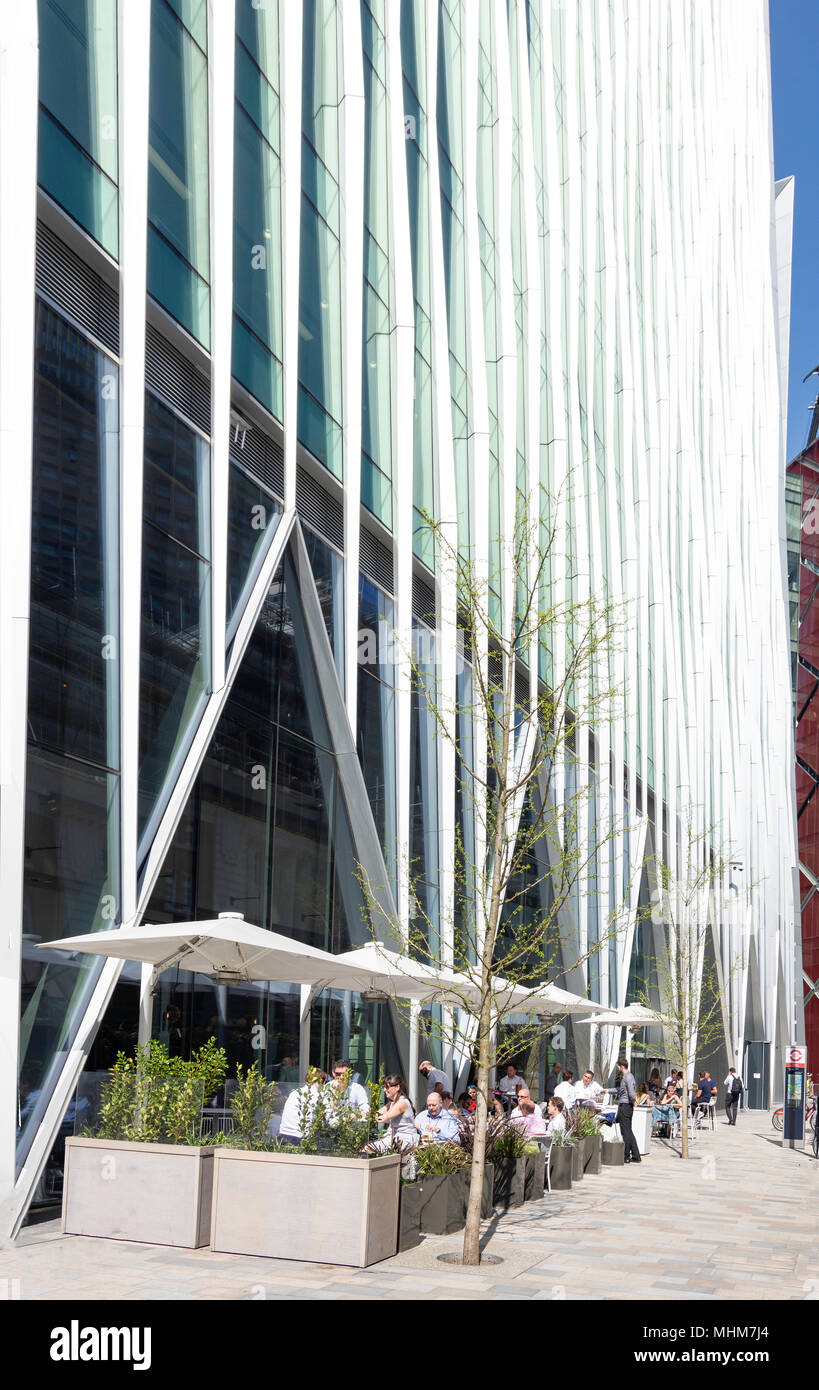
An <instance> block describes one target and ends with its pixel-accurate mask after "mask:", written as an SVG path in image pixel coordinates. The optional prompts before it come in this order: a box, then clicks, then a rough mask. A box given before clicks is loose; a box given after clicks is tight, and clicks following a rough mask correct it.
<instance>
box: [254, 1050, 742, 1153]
mask: <svg viewBox="0 0 819 1390" xmlns="http://www.w3.org/2000/svg"><path fill="white" fill-rule="evenodd" d="M418 1070H419V1072H420V1074H421V1076H422V1077H423V1078H424V1081H425V1082H426V1085H427V1096H426V1102H425V1105H424V1108H423V1109H422V1110H420V1111H419V1112H418V1113H417V1114H416V1112H415V1108H414V1106H413V1104H412V1101H411V1100H410V1098H409V1094H408V1087H407V1084H406V1081H405V1080H404V1078H403V1077H402V1076H399V1075H397V1074H392V1075H390V1076H387V1077H385V1078H384V1083H383V1085H384V1102H383V1104H382V1105H381V1107H380V1108H379V1110H378V1111H377V1114H376V1118H377V1120H378V1121H379V1123H381V1124H383V1125H384V1126H386V1128H385V1131H384V1133H383V1136H382V1137H381V1138H379V1139H375V1140H373V1141H372V1142H371V1143H370V1144H368V1145H367V1146H366V1148H367V1150H368V1151H369V1152H373V1153H386V1152H387V1151H388V1150H389V1149H391V1148H394V1147H396V1146H397V1145H399V1144H400V1146H401V1148H402V1149H408V1148H409V1149H413V1148H415V1147H416V1146H417V1145H418V1144H419V1143H435V1144H443V1143H447V1142H450V1141H458V1140H459V1139H460V1138H461V1136H462V1134H463V1130H464V1127H470V1128H471V1127H473V1126H474V1123H475V1114H476V1109H477V1094H478V1093H477V1087H475V1086H474V1085H472V1086H468V1087H467V1088H466V1090H465V1091H462V1092H461V1094H460V1095H459V1097H458V1099H457V1101H456V1100H455V1099H454V1096H453V1092H452V1086H451V1083H450V1079H449V1077H448V1076H447V1074H446V1072H444V1071H442V1070H441V1069H440V1068H438V1067H435V1066H433V1064H432V1062H430V1061H426V1060H425V1061H423V1062H421V1064H420V1066H419V1068H418ZM617 1070H618V1083H619V1084H618V1087H617V1088H616V1090H614V1091H610V1090H607V1089H606V1088H604V1087H603V1086H601V1085H600V1083H599V1082H598V1081H596V1080H595V1076H594V1072H593V1071H592V1070H591V1069H587V1070H586V1071H584V1072H583V1073H582V1075H581V1077H580V1078H579V1079H578V1080H577V1081H575V1079H574V1073H573V1071H572V1070H571V1069H570V1068H568V1067H565V1068H564V1067H563V1066H562V1065H561V1064H560V1063H559V1062H556V1063H555V1064H554V1066H553V1067H552V1070H551V1072H550V1074H549V1076H548V1078H547V1080H546V1087H545V1100H544V1102H543V1103H542V1104H538V1103H536V1102H535V1100H534V1098H533V1097H532V1094H531V1091H530V1090H529V1087H528V1086H527V1084H526V1080H525V1078H524V1077H523V1076H521V1075H519V1074H518V1072H517V1069H516V1067H515V1066H513V1065H512V1064H511V1063H510V1064H509V1066H507V1067H506V1071H505V1075H503V1076H502V1077H501V1078H500V1079H499V1081H498V1084H497V1087H496V1089H495V1090H494V1091H493V1092H492V1095H491V1102H492V1108H493V1109H494V1112H495V1115H496V1116H497V1117H507V1118H508V1120H509V1123H510V1124H512V1125H514V1126H515V1128H517V1129H520V1130H522V1131H523V1132H524V1134H525V1135H526V1137H527V1138H530V1139H533V1140H538V1139H546V1138H549V1137H551V1136H554V1135H555V1134H558V1133H560V1132H561V1131H562V1130H565V1129H566V1120H567V1118H568V1116H569V1114H570V1112H571V1111H572V1110H574V1109H575V1108H576V1107H578V1106H584V1107H588V1108H589V1109H592V1110H594V1111H595V1112H597V1113H598V1114H600V1115H601V1118H604V1117H603V1113H602V1112H603V1111H604V1110H606V1109H608V1110H609V1111H611V1112H612V1113H611V1115H610V1116H609V1118H610V1120H613V1119H614V1111H615V1107H616V1118H617V1122H618V1123H619V1124H620V1126H621V1130H622V1131H623V1132H624V1138H625V1139H627V1145H626V1147H627V1149H628V1150H629V1158H633V1159H634V1160H635V1161H637V1162H639V1152H638V1151H637V1146H636V1143H635V1142H634V1141H633V1137H632V1135H631V1122H630V1116H631V1112H632V1109H633V1107H635V1106H648V1105H650V1106H651V1107H652V1121H653V1122H654V1123H656V1124H657V1125H661V1126H664V1127H667V1130H668V1132H671V1130H672V1129H673V1127H674V1125H675V1124H676V1122H677V1120H678V1119H679V1116H680V1112H681V1110H682V1109H683V1106H684V1099H683V1097H684V1093H685V1086H684V1082H683V1075H682V1072H680V1071H677V1070H676V1068H672V1070H671V1073H670V1075H669V1076H667V1077H666V1078H665V1080H664V1081H661V1079H660V1073H659V1071H658V1070H657V1068H656V1067H655V1068H654V1070H653V1071H652V1072H651V1075H650V1076H649V1078H648V1081H642V1082H640V1083H639V1084H636V1085H635V1082H634V1078H633V1076H632V1075H631V1072H630V1070H629V1068H628V1064H627V1062H626V1060H625V1058H620V1060H619V1061H618V1063H617ZM737 1085H738V1086H739V1087H740V1093H741V1086H742V1083H741V1081H739V1079H738V1078H736V1075H735V1073H734V1071H733V1068H732V1069H731V1071H730V1072H729V1075H728V1076H727V1077H726V1079H725V1087H726V1108H728V1107H729V1104H730V1100H731V1099H733V1102H734V1113H733V1120H732V1116H731V1111H730V1109H729V1123H731V1122H733V1121H734V1120H735V1115H736V1101H737V1099H738V1096H737V1095H736V1094H734V1096H733V1097H732V1089H733V1091H734V1092H735V1088H736V1086H737ZM716 1090H717V1087H716V1084H715V1083H714V1082H713V1081H712V1080H711V1076H710V1074H709V1073H708V1072H707V1071H704V1072H700V1074H699V1078H698V1080H697V1082H696V1083H695V1084H694V1085H693V1086H692V1088H691V1108H692V1114H696V1113H697V1111H700V1112H704V1111H705V1110H707V1108H708V1107H709V1106H710V1105H711V1103H712V1096H713V1095H714V1093H715V1092H716ZM320 1096H321V1098H322V1106H323V1109H324V1114H325V1116H326V1117H327V1121H328V1123H329V1124H331V1125H332V1124H333V1123H334V1122H335V1121H334V1111H336V1112H337V1113H340V1110H341V1106H342V1104H344V1105H346V1107H348V1108H349V1109H352V1110H353V1111H356V1110H357V1111H359V1112H360V1114H361V1115H362V1117H363V1116H367V1115H369V1113H370V1097H369V1095H368V1092H367V1091H366V1089H365V1088H364V1087H363V1086H362V1085H360V1083H359V1082H357V1081H356V1080H354V1078H353V1071H352V1067H351V1065H350V1063H349V1061H348V1060H347V1059H346V1058H343V1057H339V1058H336V1060H335V1061H334V1062H333V1064H332V1067H331V1069H330V1075H329V1076H328V1075H327V1073H326V1072H323V1071H321V1070H320V1068H318V1067H310V1068H309V1069H308V1072H307V1079H306V1081H305V1084H304V1085H303V1086H300V1087H298V1088H297V1089H295V1090H293V1091H292V1092H291V1093H290V1095H289V1096H288V1097H287V1099H286V1101H285V1104H284V1109H283V1111H282V1115H281V1122H280V1126H279V1133H278V1137H279V1139H280V1140H281V1141H282V1142H284V1143H285V1144H293V1145H295V1144H300V1143H301V1141H302V1139H303V1138H304V1132H305V1128H306V1127H307V1126H309V1124H310V1123H312V1119H313V1116H314V1114H315V1111H316V1107H317V1105H318V1103H319V1097H320ZM609 1096H611V1101H609V1100H608V1097H609ZM627 1161H628V1160H627Z"/></svg>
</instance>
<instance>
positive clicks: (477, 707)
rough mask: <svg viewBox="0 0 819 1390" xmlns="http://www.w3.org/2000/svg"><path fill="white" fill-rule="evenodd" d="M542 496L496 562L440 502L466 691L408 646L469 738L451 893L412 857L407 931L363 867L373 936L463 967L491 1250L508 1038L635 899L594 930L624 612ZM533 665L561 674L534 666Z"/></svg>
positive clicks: (514, 1038) (438, 716)
mask: <svg viewBox="0 0 819 1390" xmlns="http://www.w3.org/2000/svg"><path fill="white" fill-rule="evenodd" d="M537 501H538V503H539V504H540V505H539V506H538V507H537V509H536V510H535V508H532V509H531V510H530V509H529V508H528V507H527V506H526V504H525V500H524V499H523V498H521V497H520V496H519V498H518V508H517V521H516V525H515V528H514V535H513V536H511V537H510V538H509V539H508V540H499V541H498V543H497V547H496V553H497V554H498V555H499V556H500V562H499V563H498V564H497V566H496V567H495V569H494V570H491V569H490V568H489V567H488V566H485V567H484V571H483V572H481V570H480V568H479V567H478V566H477V565H476V563H475V562H474V561H473V559H472V557H471V555H470V554H468V553H466V552H465V551H464V549H463V548H459V547H458V545H457V543H456V542H455V541H454V540H453V539H452V538H451V534H450V531H449V529H448V528H447V527H445V526H443V525H440V524H438V523H436V522H435V521H433V520H432V519H431V518H427V519H426V524H427V527H428V529H429V532H430V533H431V536H432V538H433V540H434V542H435V550H436V556H437V563H438V566H439V573H440V574H442V575H446V574H448V575H449V577H450V580H451V582H453V583H454V591H455V593H456V594H457V628H458V632H459V658H460V665H461V669H460V674H459V675H458V678H457V680H456V681H455V682H454V685H455V691H454V694H453V693H452V691H451V689H450V692H449V695H448V696H447V694H446V693H445V692H444V691H443V690H442V688H441V686H442V682H441V681H439V680H438V679H437V678H436V675H435V674H434V670H433V664H432V663H429V662H428V661H424V660H423V659H421V658H420V657H419V654H418V652H417V651H414V652H413V653H412V655H411V657H410V666H411V671H412V680H413V684H414V687H415V698H416V699H417V700H419V701H421V702H423V705H424V708H425V709H426V711H428V712H429V714H430V715H431V716H432V717H433V719H434V724H435V726H436V727H437V729H438V731H439V732H440V734H441V736H442V739H443V740H445V741H446V742H447V743H448V744H449V746H450V748H451V750H452V751H453V752H454V766H455V787H454V789H453V793H454V794H453V807H452V809H453V814H454V817H455V824H456V831H455V844H454V861H455V862H454V870H453V871H454V894H453V895H452V896H453V901H452V903H451V906H450V908H449V909H448V911H443V910H442V911H441V913H440V918H439V917H436V915H435V914H434V913H433V912H432V911H431V910H430V902H429V898H428V896H427V894H426V892H425V891H424V888H423V885H422V883H421V878H420V876H419V875H418V873H417V872H416V869H415V866H414V864H413V863H408V864H407V865H405V866H404V867H405V871H406V872H407V874H408V878H409V896H410V914H409V915H410V922H411V927H410V931H409V933H408V939H407V935H406V934H403V933H402V932H401V928H400V924H399V923H398V922H397V921H392V920H388V918H389V914H388V912H387V911H386V910H385V908H384V902H383V894H378V893H377V892H376V891H374V888H373V885H372V884H371V883H369V882H368V881H367V879H366V876H365V875H363V874H362V873H361V872H359V877H360V881H361V883H362V887H363V888H364V892H365V898H366V903H367V910H368V914H369V918H370V927H371V931H372V932H373V936H374V938H375V939H376V940H377V941H378V940H380V941H384V939H385V938H386V939H387V940H388V941H389V944H390V946H391V947H392V946H394V945H395V943H396V942H397V941H400V942H401V946H400V950H401V951H402V952H403V956H404V964H405V966H406V971H407V973H408V974H410V975H411V974H412V971H413V966H414V965H415V963H416V962H418V961H419V960H425V961H428V962H430V963H432V964H435V965H441V964H443V965H445V966H446V967H449V968H450V969H452V970H454V971H455V972H458V973H459V975H460V976H461V977H462V979H463V982H464V985H463V988H462V989H458V988H457V987H452V988H448V989H447V990H446V992H445V995H442V1000H443V1003H444V1008H443V1010H442V1013H443V1021H442V1024H441V1032H442V1036H443V1037H444V1038H445V1039H446V1040H447V1041H448V1042H450V1043H454V1044H455V1045H456V1046H458V1047H462V1048H465V1049H466V1051H467V1055H469V1053H470V1052H471V1055H472V1057H473V1059H474V1062H475V1066H476V1073H477V1075H476V1084H477V1105H476V1115H475V1134H474V1148H473V1158H472V1171H471V1182H470V1189H469V1199H468V1207H467V1218H466V1230H465V1234H464V1250H463V1259H464V1263H465V1264H470V1265H474V1264H478V1263H479V1260H480V1244H479V1237H480V1217H481V1194H482V1190H483V1177H484V1167H485V1162H486V1134H487V1117H488V1113H489V1097H490V1069H491V1066H492V1062H493V1055H494V1056H495V1057H496V1058H497V1061H498V1062H502V1061H503V1060H504V1059H505V1058H506V1057H509V1056H511V1055H513V1054H514V1053H515V1052H516V1051H519V1050H522V1048H523V1046H524V1045H526V1043H527V1041H528V1042H529V1043H531V1041H532V1040H533V1039H534V1037H535V1036H537V1035H539V1034H540V1033H541V1032H542V1027H543V1022H542V1019H543V1015H544V1014H548V1013H549V1012H550V1006H549V1004H548V1003H547V1001H546V999H545V997H544V998H543V1001H542V1003H539V1002H538V1000H539V996H538V995H537V994H536V995H534V996H531V997H530V998H529V999H528V1000H527V1001H526V1008H527V1010H528V1014H527V1017H528V1021H527V1022H525V1023H519V1022H518V1023H517V1024H516V1025H515V1026H512V1024H511V1023H510V1018H511V1016H512V1015H513V1014H515V1013H516V1012H519V1011H520V1008H521V996H522V995H523V994H525V992H526V990H528V989H535V990H542V988H543V986H544V984H545V983H546V981H547V980H548V979H549V977H550V975H551V976H552V977H553V979H554V976H555V975H559V974H560V973H561V972H564V971H567V970H571V969H573V968H574V967H576V966H578V965H580V964H582V963H583V962H584V961H585V960H587V959H588V957H589V956H590V955H591V954H592V953H593V952H595V951H598V950H599V949H600V948H601V946H603V945H604V944H605V943H606V942H607V941H608V940H610V939H611V935H612V934H613V933H614V932H616V931H618V930H620V929H621V927H620V925H619V923H620V922H621V921H622V912H621V910H620V905H619V904H618V905H617V907H616V908H615V905H614V904H611V906H612V909H613V910H612V911H611V913H610V914H608V919H609V920H608V921H607V922H606V923H604V924H602V926H601V928H600V930H599V933H598V936H597V940H595V941H593V942H588V941H586V940H585V938H584V933H583V932H582V931H581V929H580V923H579V915H580V914H579V903H580V899H581V898H582V897H584V896H585V895H586V894H587V893H588V892H594V891H595V889H596V883H597V874H598V867H597V866H598V863H599V861H600V859H601V857H602V856H603V854H604V852H605V848H606V846H607V845H609V846H613V845H614V844H615V842H618V843H619V841H617V836H618V833H619V830H620V829H621V827H620V826H619V825H618V824H617V823H616V822H615V820H614V819H613V818H612V817H610V815H609V779H610V769H609V765H608V758H606V766H605V767H601V768H600V769H599V784H598V782H597V780H596V774H595V769H594V767H593V765H592V764H593V754H592V752H591V750H592V748H593V736H592V733H591V731H593V730H600V729H601V728H602V727H603V726H604V725H605V724H608V723H609V722H610V721H611V719H612V717H613V715H614V712H615V707H616V702H617V700H618V696H619V695H620V690H619V688H618V683H617V679H616V676H617V671H616V666H617V661H616V657H617V639H618V635H619V634H620V632H621V631H622V629H623V627H624V620H625V615H624V611H623V607H622V605H620V604H618V603H616V602H613V601H611V600H610V599H609V598H607V597H603V598H598V597H593V596H592V597H585V598H581V599H577V598H575V596H574V588H573V576H572V574H571V564H570V562H567V557H566V556H565V555H559V554H558V553H557V548H556V543H555V542H556V523H555V522H554V521H552V523H551V524H545V523H544V522H543V520H542V518H543V517H548V518H556V517H557V516H558V514H559V510H560V509H559V506H558V505H556V504H555V503H554V502H553V501H552V499H550V498H548V497H547V496H546V495H545V494H544V495H543V496H542V497H541V498H538V499H537ZM533 517H534V519H533ZM557 595H560V597H557ZM461 643H462V648H461V645H460V644H461ZM533 669H534V671H535V672H538V671H539V672H540V673H541V674H545V676H546V679H545V680H543V679H533V678H532V677H531V675H530V673H531V672H532V670H533ZM451 685H452V682H450V687H451ZM620 879H621V875H619V874H618V882H619V881H620ZM606 881H607V880H606ZM439 943H442V948H443V949H442V950H441V949H440V947H439ZM458 1011H460V1012H461V1014H462V1015H463V1017H462V1019H460V1020H459V1018H458ZM538 1014H539V1015H540V1017H538ZM464 1020H465V1022H464Z"/></svg>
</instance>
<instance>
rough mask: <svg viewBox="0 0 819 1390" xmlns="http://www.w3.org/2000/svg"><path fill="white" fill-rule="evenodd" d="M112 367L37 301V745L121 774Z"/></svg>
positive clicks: (32, 707)
mask: <svg viewBox="0 0 819 1390" xmlns="http://www.w3.org/2000/svg"><path fill="white" fill-rule="evenodd" d="M117 379H118V370H117V367H116V365H115V364H114V363H113V362H111V361H110V360H109V359H108V358H106V357H105V356H104V355H103V354H102V353H100V352H99V351H98V350H97V349H96V348H93V347H92V346H91V344H90V343H88V342H87V340H86V339H85V338H84V337H83V336H82V334H81V333H79V332H78V331H77V330H76V329H75V328H72V327H71V326H70V325H69V324H68V323H66V321H65V320H64V319H63V318H61V317H60V315H59V314H57V313H55V312H54V310H53V309H50V308H48V306H47V305H45V304H44V303H42V301H38V303H37V318H36V330H35V376H34V457H33V479H32V535H31V627H30V645H29V661H30V668H29V711H28V718H29V737H30V739H31V741H32V742H35V743H38V744H46V745H48V746H49V747H51V748H54V749H57V750H58V751H62V752H65V753H69V754H71V756H72V757H77V758H85V759H88V760H89V761H91V762H94V763H98V764H99V765H101V766H103V767H110V768H117V767H118V766H119V741H118V731H119V720H118V709H119V675H118V671H119V668H118V663H117V649H118V641H119V566H118V561H117V555H118V542H117V527H118V520H117V516H118V505H119V503H118V479H117V472H118V436H117V429H118V414H117Z"/></svg>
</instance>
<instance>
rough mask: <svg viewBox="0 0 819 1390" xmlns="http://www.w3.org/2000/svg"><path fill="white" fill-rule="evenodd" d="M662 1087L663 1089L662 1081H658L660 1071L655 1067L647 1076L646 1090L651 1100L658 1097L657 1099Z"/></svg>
mask: <svg viewBox="0 0 819 1390" xmlns="http://www.w3.org/2000/svg"><path fill="white" fill-rule="evenodd" d="M662 1089H663V1086H662V1082H661V1081H660V1073H659V1071H658V1070H657V1068H656V1067H655V1068H654V1070H653V1072H652V1073H651V1075H650V1077H649V1078H648V1091H649V1095H650V1096H651V1098H652V1100H658V1099H659V1097H660V1092H661V1091H662Z"/></svg>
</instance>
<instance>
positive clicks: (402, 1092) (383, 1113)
mask: <svg viewBox="0 0 819 1390" xmlns="http://www.w3.org/2000/svg"><path fill="white" fill-rule="evenodd" d="M384 1095H385V1097H386V1100H385V1103H384V1104H383V1105H382V1107H381V1109H380V1110H379V1111H378V1115H377V1117H376V1118H377V1119H378V1120H379V1121H380V1123H381V1124H386V1125H388V1126H389V1128H388V1129H387V1132H386V1134H385V1135H384V1137H383V1139H375V1140H373V1142H372V1143H371V1144H366V1145H365V1146H364V1149H363V1152H364V1153H371V1154H385V1153H389V1151H390V1149H394V1148H396V1147H397V1146H398V1145H400V1146H401V1148H402V1149H403V1151H404V1158H403V1159H402V1162H401V1176H402V1177H404V1178H414V1177H415V1157H414V1155H413V1152H412V1150H413V1149H415V1147H416V1145H417V1144H418V1143H419V1140H420V1135H419V1133H418V1131H417V1129H416V1128H415V1111H414V1109H413V1106H412V1101H411V1100H410V1098H409V1096H408V1095H407V1083H406V1081H405V1080H404V1078H403V1076H397V1075H394V1076H385V1077H384Z"/></svg>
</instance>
